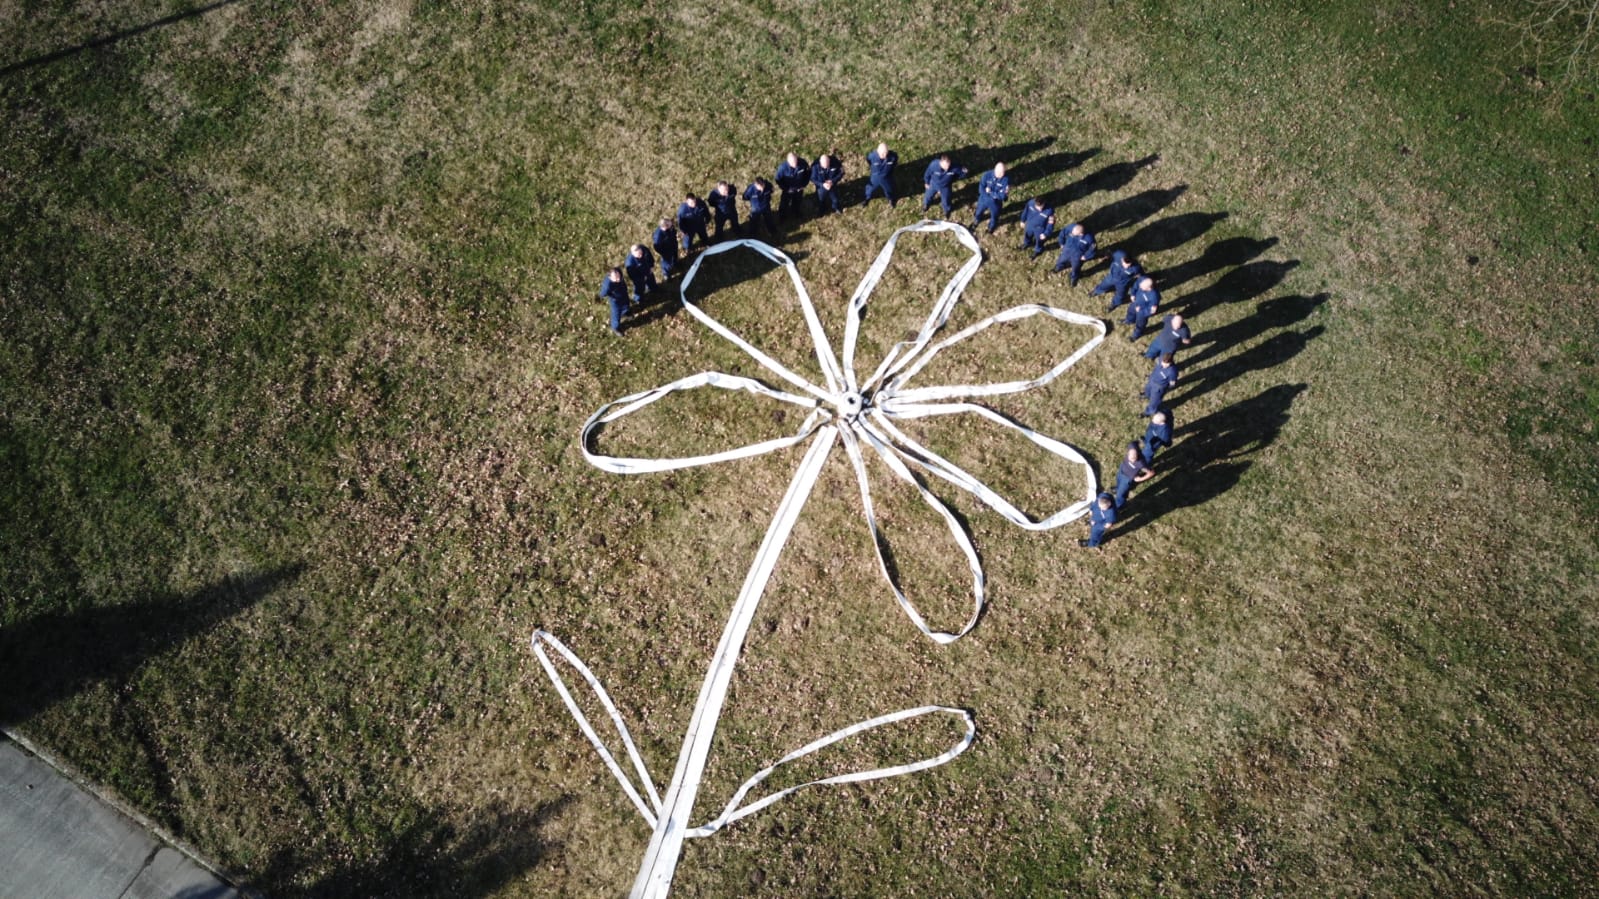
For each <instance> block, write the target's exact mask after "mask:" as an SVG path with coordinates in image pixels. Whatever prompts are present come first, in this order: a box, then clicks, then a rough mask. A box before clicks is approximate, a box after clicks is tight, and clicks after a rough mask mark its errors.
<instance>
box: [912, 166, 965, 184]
mask: <svg viewBox="0 0 1599 899" xmlns="http://www.w3.org/2000/svg"><path fill="white" fill-rule="evenodd" d="M964 177H966V167H965V166H963V165H956V164H955V163H953V162H952V163H950V164H949V170H948V171H945V170H944V169H942V168H940V167H939V165H938V160H936V159H935V160H933V161H932V163H930V164H929V165H928V166H927V172H926V174H924V175H922V181H924V182H926V184H927V186H928V187H931V188H932V189H933V190H949V186H950V185H951V184H953V183H955V181H956V180H957V179H960V178H964Z"/></svg>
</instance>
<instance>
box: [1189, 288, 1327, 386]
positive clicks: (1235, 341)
mask: <svg viewBox="0 0 1599 899" xmlns="http://www.w3.org/2000/svg"><path fill="white" fill-rule="evenodd" d="M1330 298H1331V295H1330V294H1325V293H1318V294H1316V295H1315V296H1308V297H1307V296H1302V295H1297V294H1296V295H1293V296H1285V297H1274V298H1273V299H1270V300H1265V301H1263V302H1261V303H1260V305H1258V306H1256V307H1255V312H1254V314H1252V315H1249V316H1246V317H1244V318H1241V319H1239V320H1238V321H1235V322H1233V323H1231V324H1227V325H1223V326H1222V327H1220V328H1216V329H1214V330H1208V331H1199V332H1198V333H1196V334H1195V335H1194V344H1193V347H1194V348H1193V349H1190V350H1188V351H1185V352H1184V353H1182V355H1181V357H1180V359H1179V361H1180V362H1182V364H1183V365H1184V366H1185V367H1190V368H1191V367H1193V366H1195V365H1198V364H1199V363H1201V362H1205V361H1208V360H1210V359H1211V358H1213V357H1215V356H1218V355H1220V354H1221V353H1224V352H1226V351H1227V350H1229V349H1231V348H1232V347H1236V346H1243V345H1244V344H1245V343H1248V342H1249V341H1251V340H1254V339H1255V338H1256V337H1259V336H1260V335H1262V334H1264V333H1266V332H1267V331H1271V330H1275V329H1277V328H1286V327H1288V326H1289V325H1292V324H1295V323H1296V322H1300V321H1303V320H1305V319H1306V318H1308V317H1309V316H1310V314H1311V313H1312V312H1315V311H1316V307H1318V306H1321V305H1322V304H1324V303H1326V302H1327V300H1329V299H1330Z"/></svg>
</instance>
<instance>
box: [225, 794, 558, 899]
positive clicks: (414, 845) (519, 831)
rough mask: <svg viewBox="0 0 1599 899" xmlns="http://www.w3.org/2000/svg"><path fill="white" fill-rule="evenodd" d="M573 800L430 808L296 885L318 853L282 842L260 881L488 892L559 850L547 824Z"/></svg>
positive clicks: (347, 888)
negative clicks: (379, 847) (368, 854)
mask: <svg viewBox="0 0 1599 899" xmlns="http://www.w3.org/2000/svg"><path fill="white" fill-rule="evenodd" d="M572 801H573V800H572V797H571V796H570V795H563V796H561V797H560V798H558V799H553V800H551V801H549V802H546V803H544V804H542V805H540V806H538V807H537V808H535V809H532V810H531V811H529V810H526V809H519V808H512V807H511V806H509V805H508V804H506V803H504V802H503V801H500V802H496V803H494V804H491V805H489V806H488V807H487V808H474V809H461V810H451V809H431V810H424V811H423V812H422V813H421V814H420V815H419V816H418V820H416V822H415V823H413V824H410V825H409V826H407V827H405V828H404V829H402V830H401V831H400V832H399V833H396V834H393V835H392V836H391V837H390V838H389V839H388V840H386V842H385V845H386V848H385V850H384V851H383V852H382V854H381V855H379V856H378V857H376V858H371V859H361V860H353V861H349V862H347V863H345V864H344V865H343V866H341V867H339V868H337V869H335V870H334V871H332V872H331V873H329V874H326V875H324V876H322V877H319V878H317V879H316V881H315V882H313V883H310V884H304V885H296V884H295V878H296V874H298V873H299V872H302V871H304V870H305V869H306V868H307V867H310V866H311V863H312V862H313V860H312V859H308V858H306V857H305V856H304V851H303V850H301V849H298V848H290V849H284V850H282V851H280V852H278V853H277V854H276V855H274V856H273V857H272V859H271V860H270V861H268V862H267V864H266V865H265V867H264V868H263V869H262V870H261V873H260V877H259V878H258V879H257V883H258V884H259V885H260V886H262V887H267V888H270V889H271V891H272V893H271V895H272V896H273V897H275V899H346V897H362V899H381V897H395V899H424V897H450V899H475V897H481V896H490V895H493V894H494V893H496V892H498V891H499V890H500V889H501V888H502V887H504V886H505V885H506V884H508V883H510V882H511V881H512V880H514V879H516V878H517V877H518V876H520V875H521V874H523V873H524V872H526V871H529V870H531V869H532V868H534V867H537V866H538V864H539V863H540V862H541V861H543V860H544V859H545V858H546V857H548V856H549V855H550V854H551V853H553V852H557V851H559V850H560V843H558V842H554V841H552V840H549V839H547V838H546V837H544V836H543V835H542V834H541V831H542V830H543V829H544V827H545V826H546V825H547V824H548V823H549V822H550V820H551V819H553V818H555V817H556V816H557V815H559V814H560V813H561V812H562V811H563V810H564V809H566V807H567V806H569V805H571V804H572ZM461 821H467V822H469V823H466V824H461V823H459V822H461Z"/></svg>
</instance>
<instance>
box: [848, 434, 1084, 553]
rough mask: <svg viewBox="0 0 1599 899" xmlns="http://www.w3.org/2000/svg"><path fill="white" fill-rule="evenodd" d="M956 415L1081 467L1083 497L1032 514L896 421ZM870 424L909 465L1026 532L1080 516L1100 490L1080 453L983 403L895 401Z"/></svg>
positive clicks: (1040, 529)
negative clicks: (989, 425) (981, 421)
mask: <svg viewBox="0 0 1599 899" xmlns="http://www.w3.org/2000/svg"><path fill="white" fill-rule="evenodd" d="M958 414H971V415H976V416H978V417H980V418H982V419H985V420H987V421H990V422H992V423H994V424H997V425H999V426H1000V427H1002V428H1004V429H1006V430H1007V431H1011V432H1014V433H1016V434H1019V435H1021V436H1022V437H1024V438H1026V439H1027V440H1028V441H1029V442H1031V443H1032V444H1034V445H1035V446H1038V447H1040V448H1042V449H1043V450H1044V451H1045V452H1047V453H1049V454H1050V455H1051V456H1054V457H1056V458H1058V459H1061V460H1063V461H1066V462H1069V463H1071V464H1074V465H1079V466H1081V467H1082V470H1083V478H1084V481H1085V489H1084V492H1083V498H1082V499H1081V500H1076V501H1074V502H1071V503H1068V504H1066V505H1065V506H1062V507H1061V508H1059V509H1057V510H1056V511H1055V512H1053V513H1051V514H1049V515H1045V516H1042V517H1039V518H1034V517H1033V516H1031V515H1029V514H1027V513H1026V512H1023V511H1022V510H1021V509H1019V508H1017V506H1016V505H1015V504H1014V503H1012V502H1011V501H1010V500H1008V499H1006V498H1005V497H1004V496H1002V495H1000V493H999V492H998V491H996V490H994V489H993V488H991V487H989V486H988V485H987V484H985V483H984V482H983V481H981V480H979V479H978V478H976V477H974V476H973V475H972V474H971V473H970V472H968V471H966V470H965V469H964V468H962V467H960V466H959V465H956V464H955V463H954V462H951V461H950V460H949V459H947V458H945V457H944V456H942V455H940V454H938V453H936V452H934V451H933V450H931V449H929V448H928V447H927V446H926V445H924V444H923V443H921V442H920V441H917V440H915V439H914V438H912V437H911V436H910V435H909V434H907V433H905V431H904V430H903V429H901V428H900V427H899V426H898V425H897V424H896V422H904V421H910V420H915V419H920V418H933V417H937V416H945V415H958ZM871 424H872V427H873V428H874V429H876V430H878V431H879V432H880V433H882V434H883V435H884V438H885V440H887V441H890V442H891V443H892V444H893V446H894V448H895V449H896V450H897V451H898V452H899V453H900V454H901V455H902V456H903V457H904V458H905V459H906V460H907V461H908V462H910V463H911V464H912V465H914V466H916V467H917V468H920V469H921V470H923V471H926V472H928V473H930V474H933V475H935V476H937V477H939V478H942V479H944V480H945V481H947V482H949V483H951V484H954V485H955V486H957V487H959V488H961V489H962V490H965V491H966V492H968V493H970V494H972V495H973V496H975V497H977V498H978V499H979V500H981V501H982V502H983V504H984V505H986V506H988V507H989V508H990V509H993V510H994V511H996V512H998V513H999V514H1001V515H1003V516H1005V518H1006V520H1008V521H1010V522H1011V523H1012V524H1015V525H1018V526H1020V527H1022V528H1025V529H1027V530H1029V531H1047V530H1050V529H1051V528H1057V527H1060V526H1061V525H1063V524H1066V523H1067V522H1070V521H1074V520H1076V519H1078V518H1081V517H1082V516H1084V515H1086V514H1088V507H1089V504H1091V503H1092V502H1093V501H1094V497H1095V496H1096V495H1097V491H1098V488H1097V486H1096V481H1095V479H1094V469H1093V466H1092V465H1090V464H1089V463H1088V460H1087V459H1086V458H1084V457H1083V455H1082V453H1080V452H1078V451H1077V450H1076V449H1074V448H1072V447H1071V446H1068V445H1067V444H1065V443H1062V442H1061V441H1059V440H1056V439H1055V438H1053V437H1050V436H1048V435H1046V434H1040V433H1038V432H1037V431H1035V430H1033V429H1032V428H1029V427H1027V426H1026V425H1023V424H1021V423H1020V422H1017V421H1015V420H1014V419H1012V418H1010V417H1009V416H1006V415H1004V414H1001V413H999V412H996V411H994V410H993V409H990V408H988V407H987V406H982V405H978V404H977V403H926V404H920V405H917V404H909V403H900V404H896V405H895V407H894V409H893V410H892V411H877V412H874V413H873V415H872V416H871Z"/></svg>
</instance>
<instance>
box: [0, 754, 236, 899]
mask: <svg viewBox="0 0 1599 899" xmlns="http://www.w3.org/2000/svg"><path fill="white" fill-rule="evenodd" d="M0 896H3V897H13V896H14V897H28V899H57V897H60V899H239V896H240V893H239V891H238V890H236V889H234V887H233V886H232V885H231V884H229V883H228V882H227V881H225V880H223V879H222V878H221V877H218V876H217V875H216V874H215V873H213V872H212V871H211V870H209V869H208V868H206V867H204V866H203V865H201V864H200V863H199V862H197V861H195V860H194V859H193V858H192V857H190V856H189V855H188V854H186V853H184V852H182V851H180V850H179V849H177V848H175V847H173V846H172V844H171V843H169V842H168V841H167V840H166V839H164V838H163V837H161V836H160V835H158V834H156V833H154V832H153V831H152V830H150V829H149V828H148V827H146V826H145V825H143V824H141V823H139V822H138V821H135V820H134V819H133V818H130V817H128V816H127V815H125V814H123V813H122V812H121V811H119V810H118V809H116V808H114V807H112V806H111V805H110V804H109V803H107V802H106V801H104V800H102V799H101V798H100V797H98V796H96V795H94V794H93V793H91V792H89V791H88V790H86V789H84V788H83V787H81V786H79V785H78V784H77V783H76V782H75V781H73V780H72V779H71V778H70V777H68V776H67V775H66V774H64V773H62V772H61V771H59V770H57V769H56V768H55V767H54V766H52V765H51V764H50V763H48V762H46V761H45V760H44V759H42V758H40V757H39V756H37V755H34V754H33V753H32V752H30V751H28V750H27V749H25V748H23V747H22V746H20V745H18V744H17V743H15V742H13V741H12V740H10V739H8V738H6V737H4V736H0Z"/></svg>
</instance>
